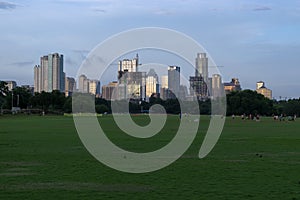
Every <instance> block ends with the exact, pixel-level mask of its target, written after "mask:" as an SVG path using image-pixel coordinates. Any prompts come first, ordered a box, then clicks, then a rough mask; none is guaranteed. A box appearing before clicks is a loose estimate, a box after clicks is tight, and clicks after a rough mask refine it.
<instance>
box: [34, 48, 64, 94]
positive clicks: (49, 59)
mask: <svg viewBox="0 0 300 200" xmlns="http://www.w3.org/2000/svg"><path fill="white" fill-rule="evenodd" d="M63 62H64V61H63V55H59V54H58V53H54V54H49V55H46V56H43V57H41V63H40V65H36V66H35V67H34V91H35V92H42V91H45V92H52V91H53V90H59V91H61V92H64V91H65V73H64V71H63V70H64V65H63Z"/></svg>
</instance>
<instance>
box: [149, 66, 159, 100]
mask: <svg viewBox="0 0 300 200" xmlns="http://www.w3.org/2000/svg"><path fill="white" fill-rule="evenodd" d="M157 93H159V80H158V76H157V74H156V72H155V71H154V69H150V70H149V72H148V74H147V77H146V96H147V97H151V95H152V94H157Z"/></svg>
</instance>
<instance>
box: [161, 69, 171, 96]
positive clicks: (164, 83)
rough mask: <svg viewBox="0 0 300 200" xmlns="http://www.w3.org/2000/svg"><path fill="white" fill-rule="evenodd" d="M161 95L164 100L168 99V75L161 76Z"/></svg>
mask: <svg viewBox="0 0 300 200" xmlns="http://www.w3.org/2000/svg"><path fill="white" fill-rule="evenodd" d="M160 83H161V84H160V97H161V98H162V99H164V100H166V99H168V90H169V89H168V76H166V75H164V76H161V82H160Z"/></svg>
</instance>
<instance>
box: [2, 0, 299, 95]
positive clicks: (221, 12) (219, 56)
mask: <svg viewBox="0 0 300 200" xmlns="http://www.w3.org/2000/svg"><path fill="white" fill-rule="evenodd" d="M1 2H2V4H1V7H0V14H1V15H0V18H1V20H0V25H1V27H3V28H2V31H1V33H0V38H1V44H2V45H1V47H0V52H1V55H2V56H1V59H0V69H1V73H0V79H1V80H16V81H17V82H18V84H19V85H24V84H26V85H28V84H30V85H33V73H32V66H33V65H34V64H35V63H38V61H39V60H38V59H39V57H40V55H45V54H47V53H49V52H59V53H61V54H63V55H64V56H65V70H66V71H65V72H66V73H67V74H68V76H71V77H75V76H76V72H77V70H78V68H79V66H80V64H81V62H82V61H83V59H84V58H85V56H86V55H87V53H88V52H89V51H90V50H91V49H93V48H94V47H95V46H96V45H97V44H98V43H100V42H101V41H103V40H105V39H106V38H107V37H109V36H111V35H113V34H116V33H118V32H120V31H124V30H127V29H131V28H137V27H143V26H158V27H166V28H171V29H175V30H178V31H180V32H183V33H185V34H187V35H189V36H191V37H193V38H194V39H195V40H196V41H197V42H199V43H200V44H202V45H203V46H204V48H205V49H206V50H207V51H208V52H209V54H210V55H211V56H212V57H213V58H214V60H215V61H216V63H217V64H219V65H222V66H224V68H220V71H221V74H222V77H223V81H228V80H230V79H231V78H232V77H239V80H240V81H241V84H242V85H243V89H252V90H255V89H256V88H255V83H256V82H257V81H260V80H263V81H265V82H266V83H267V85H268V87H269V88H271V89H272V90H273V96H274V97H275V98H277V99H279V97H280V96H282V97H292V98H298V97H299V93H300V91H299V88H300V83H299V81H297V80H298V77H297V75H298V74H299V73H300V71H299V70H300V69H299V67H298V65H299V63H300V60H299V57H298V56H297V55H299V53H300V52H299V51H300V48H299V46H300V42H299V38H298V35H299V34H300V20H299V19H300V15H299V13H300V12H299V10H300V3H299V1H294V0H292V1H289V3H288V4H286V3H284V2H283V3H281V2H274V1H273V2H271V1H258V0H255V1H251V2H249V1H242V0H239V1H232V0H229V1H224V0H217V1H214V2H207V1H193V0H187V1H179V0H178V1H175V2H174V1H172V2H171V1H165V2H160V1H153V2H151V3H149V2H138V3H137V2H133V1H129V0H125V1H121V2H117V1H114V0H105V1H104V0H88V1H83V0H55V1H43V2H40V1H36V0H24V1H21V0H13V1H10V2H6V1H1ZM45 8H47V9H45ZM66 10H67V12H66ZM79 11H80V12H79ZM34 13H35V14H34ZM128 13H130V14H128ZM36 15H39V16H40V17H38V18H37V17H36ZM57 22H59V23H57ZM128 22H130V23H128ZM195 22H199V23H195ZM45 24H47V26H45ZM112 24H113V26H112ZM195 24H200V25H201V26H200V25H199V26H196V25H195ZM54 27H55V28H54ZM91 30H93V31H91Z"/></svg>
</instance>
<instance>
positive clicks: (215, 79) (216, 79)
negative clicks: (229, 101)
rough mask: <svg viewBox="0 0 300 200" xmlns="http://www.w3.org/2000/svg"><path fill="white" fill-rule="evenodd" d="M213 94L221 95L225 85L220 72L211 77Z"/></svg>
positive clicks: (213, 95) (214, 95)
mask: <svg viewBox="0 0 300 200" xmlns="http://www.w3.org/2000/svg"><path fill="white" fill-rule="evenodd" d="M211 86H212V87H211V91H210V93H211V96H212V97H221V96H222V93H223V90H224V86H223V84H222V77H221V75H219V74H213V75H212V79H211Z"/></svg>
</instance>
